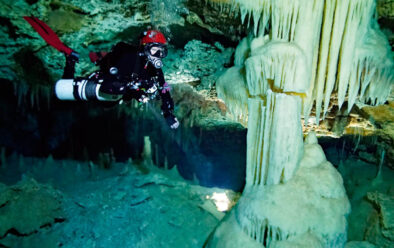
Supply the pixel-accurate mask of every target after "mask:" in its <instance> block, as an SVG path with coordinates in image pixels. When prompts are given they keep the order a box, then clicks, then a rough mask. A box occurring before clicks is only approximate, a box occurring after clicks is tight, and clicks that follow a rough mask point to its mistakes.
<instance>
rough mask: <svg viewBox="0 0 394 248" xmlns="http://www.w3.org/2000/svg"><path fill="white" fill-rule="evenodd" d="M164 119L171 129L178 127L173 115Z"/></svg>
mask: <svg viewBox="0 0 394 248" xmlns="http://www.w3.org/2000/svg"><path fill="white" fill-rule="evenodd" d="M165 119H166V122H167V124H168V126H170V128H171V129H177V128H178V127H179V121H178V119H177V118H176V117H175V116H174V115H173V114H169V115H167V116H166V117H165Z"/></svg>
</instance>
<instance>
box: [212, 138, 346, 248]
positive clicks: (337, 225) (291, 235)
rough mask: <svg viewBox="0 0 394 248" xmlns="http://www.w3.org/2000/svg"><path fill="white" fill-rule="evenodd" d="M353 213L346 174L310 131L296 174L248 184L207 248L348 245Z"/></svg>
mask: <svg viewBox="0 0 394 248" xmlns="http://www.w3.org/2000/svg"><path fill="white" fill-rule="evenodd" d="M247 181H248V180H247ZM349 212H350V203H349V201H348V198H347V196H346V192H345V189H344V187H343V181H342V177H341V175H340V174H339V172H338V171H337V170H336V169H335V168H334V167H333V166H332V164H331V163H330V162H328V161H327V160H326V158H325V155H324V153H323V150H322V149H321V147H320V145H319V144H318V143H317V139H316V136H315V134H314V133H311V134H309V136H308V137H307V138H306V139H305V142H304V153H303V156H302V159H301V161H300V163H299V169H298V170H297V172H296V173H295V175H294V176H293V177H292V178H291V179H289V180H288V181H287V182H285V183H280V184H271V185H264V184H257V183H256V184H253V185H247V186H246V187H245V190H244V192H243V195H242V197H241V199H240V200H239V202H238V204H237V206H236V207H235V208H234V209H233V210H232V211H231V212H230V213H229V214H228V215H227V216H226V217H225V219H224V220H223V222H222V223H221V224H220V225H219V226H218V227H217V228H216V230H215V232H214V233H213V234H212V235H211V237H210V239H209V240H208V242H207V247H227V248H232V247H234V248H235V247H271V248H272V247H276V248H279V247H282V248H290V247H292V248H293V247H316V248H318V247H327V248H328V247H330V248H332V247H344V246H345V243H346V233H347V232H346V228H347V222H346V216H347V214H348V213H349Z"/></svg>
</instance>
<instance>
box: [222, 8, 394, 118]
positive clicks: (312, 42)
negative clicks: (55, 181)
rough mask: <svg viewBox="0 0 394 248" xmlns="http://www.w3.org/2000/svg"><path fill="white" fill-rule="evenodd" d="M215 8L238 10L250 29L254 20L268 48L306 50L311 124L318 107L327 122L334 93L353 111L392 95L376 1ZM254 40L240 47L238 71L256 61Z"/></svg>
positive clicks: (392, 67)
mask: <svg viewBox="0 0 394 248" xmlns="http://www.w3.org/2000/svg"><path fill="white" fill-rule="evenodd" d="M215 2H223V3H231V4H232V5H233V9H237V8H238V9H239V10H240V13H241V18H242V20H243V21H244V22H246V24H247V25H249V22H252V20H253V24H254V33H255V36H256V38H255V39H261V38H260V37H261V36H264V35H268V37H269V38H268V39H269V41H268V42H266V44H267V45H269V43H271V42H275V41H284V42H289V43H292V44H293V45H296V46H298V47H299V48H300V49H301V52H302V53H303V54H304V56H305V58H306V61H305V64H304V67H305V70H306V75H304V82H305V83H306V84H308V85H309V87H308V90H307V91H306V95H305V97H304V98H303V115H304V116H305V118H306V119H307V118H308V116H309V114H310V112H311V109H312V107H313V106H315V108H316V122H319V120H320V117H323V118H324V116H325V115H326V113H327V110H328V106H329V103H330V99H331V96H332V94H333V93H337V94H338V105H339V107H341V106H342V105H343V103H344V102H345V101H347V102H348V106H347V108H348V110H349V111H350V109H351V108H352V106H353V105H354V103H355V102H356V101H361V102H368V103H371V104H372V105H377V104H382V103H384V102H385V101H386V100H387V98H388V96H389V95H390V92H391V89H392V85H393V78H394V62H393V59H392V57H393V56H392V52H391V48H390V46H389V43H388V41H387V38H386V37H385V35H384V34H383V33H382V32H381V31H380V30H379V26H378V24H377V21H376V19H375V18H374V13H375V10H376V2H375V0H343V1H339V0H327V1H320V0H275V1H274V0H229V1H215ZM268 31H269V32H268ZM267 33H268V34H267ZM252 40H253V37H247V38H245V40H243V41H241V42H240V44H239V47H238V48H237V51H236V55H235V64H236V65H237V66H243V65H244V64H243V62H244V61H245V60H246V59H247V58H248V57H249V56H251V55H253V53H252V50H253V47H251V44H252V43H253V41H252ZM218 87H221V86H220V85H219V86H218ZM239 102H240V103H242V102H243V99H239ZM226 104H228V105H232V104H237V101H233V102H229V103H226ZM232 109H237V108H235V107H232ZM233 114H234V115H237V114H238V115H239V113H233Z"/></svg>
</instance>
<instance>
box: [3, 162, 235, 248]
mask: <svg viewBox="0 0 394 248" xmlns="http://www.w3.org/2000/svg"><path fill="white" fill-rule="evenodd" d="M17 160H20V158H19V159H17ZM48 160H49V161H48ZM31 163H35V167H34V169H31V170H28V171H26V172H25V174H24V176H23V177H33V178H35V180H37V181H38V182H39V183H45V184H50V185H53V188H54V190H57V191H59V192H60V194H61V195H62V208H63V209H64V220H62V221H61V222H60V221H57V222H56V221H55V223H51V224H48V225H45V226H43V227H40V228H39V229H37V230H36V231H35V232H34V233H31V234H29V235H24V236H22V235H20V234H18V233H15V232H9V233H7V234H6V236H5V237H3V238H1V239H0V247H29V248H33V247H202V246H203V243H204V242H205V239H206V238H207V237H208V235H209V234H210V232H211V231H212V230H213V229H214V228H215V226H216V225H217V223H218V222H219V220H220V219H221V218H222V217H223V216H224V213H222V212H219V211H218V210H217V208H216V206H215V203H214V201H213V199H209V198H210V196H212V194H213V193H214V192H224V190H222V189H218V188H205V187H201V186H198V185H193V184H191V183H190V182H186V181H184V180H183V179H181V178H180V177H179V175H178V174H177V172H176V171H175V170H162V169H158V168H156V167H153V166H148V165H138V166H135V165H132V164H130V163H129V164H127V163H126V164H120V163H117V164H115V165H113V167H112V168H111V170H104V169H97V168H95V169H94V171H92V167H91V166H88V165H86V164H85V165H83V164H80V163H78V162H76V161H62V162H60V161H53V160H51V159H47V160H42V159H41V160H40V159H28V158H25V159H24V161H23V163H22V165H20V164H21V163H20V162H19V165H17V164H18V162H16V163H14V164H13V165H12V163H11V164H10V163H8V164H7V166H14V168H15V167H18V166H19V170H21V169H20V167H21V166H22V167H23V166H26V167H29V166H30V168H33V167H31V165H32V164H31ZM45 168H46V169H45ZM1 170H2V171H1V172H3V173H1V175H2V178H0V179H2V181H7V180H8V183H12V182H11V181H12V180H11V178H12V177H14V176H15V175H11V174H10V171H12V170H10V169H7V168H4V167H3V168H2V169H1ZM6 172H7V173H8V175H7V173H6ZM15 173H16V172H15ZM227 192H230V191H227ZM25 206H26V207H28V206H29V204H28V203H26V205H25ZM21 211H23V210H21Z"/></svg>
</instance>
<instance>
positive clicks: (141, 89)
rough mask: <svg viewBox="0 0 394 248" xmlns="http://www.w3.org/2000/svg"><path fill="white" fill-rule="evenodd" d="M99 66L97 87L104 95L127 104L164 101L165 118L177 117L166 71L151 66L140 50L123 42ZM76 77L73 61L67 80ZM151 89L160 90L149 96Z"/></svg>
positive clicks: (66, 73) (68, 62) (67, 67)
mask: <svg viewBox="0 0 394 248" xmlns="http://www.w3.org/2000/svg"><path fill="white" fill-rule="evenodd" d="M74 63H75V62H74ZM97 64H98V65H99V66H100V70H99V71H98V72H97V77H96V80H97V83H101V87H100V91H101V92H103V93H107V94H114V95H122V96H123V97H122V99H123V100H126V101H129V100H131V99H136V100H138V101H141V99H142V98H143V97H144V96H145V97H148V98H150V99H152V98H158V97H160V98H161V100H162V106H161V109H162V111H163V115H164V117H165V118H167V117H168V116H170V115H173V114H172V111H173V109H174V102H173V100H172V98H171V95H170V93H169V88H168V86H167V84H166V83H165V80H164V74H163V71H162V70H161V69H156V68H155V67H154V66H153V65H152V64H151V63H147V59H146V56H145V55H144V53H143V52H141V51H140V50H138V48H136V47H134V46H132V45H129V44H127V43H124V42H120V43H118V44H116V45H115V46H114V47H113V48H112V50H111V52H109V53H108V54H107V55H105V56H104V57H103V58H102V59H101V60H100V61H99V62H98V63H97ZM73 77H74V66H73V61H72V60H71V59H67V61H66V67H65V69H64V74H63V78H73ZM137 86H138V87H137ZM152 87H154V88H152ZM151 88H152V89H155V88H157V89H156V91H155V92H153V93H148V92H147V91H148V89H151Z"/></svg>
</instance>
